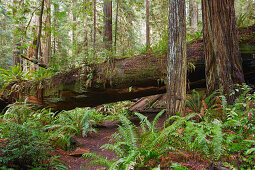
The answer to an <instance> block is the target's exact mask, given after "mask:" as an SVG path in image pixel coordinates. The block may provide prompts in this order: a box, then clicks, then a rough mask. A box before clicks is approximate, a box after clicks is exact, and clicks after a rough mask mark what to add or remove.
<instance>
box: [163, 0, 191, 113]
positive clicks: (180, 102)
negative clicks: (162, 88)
mask: <svg viewBox="0 0 255 170" xmlns="http://www.w3.org/2000/svg"><path fill="white" fill-rule="evenodd" d="M185 18H186V17H185V0H169V27H168V53H167V97H168V104H167V107H168V114H169V115H174V114H176V112H179V113H181V114H183V113H184V109H185V101H186V74H187V66H186V65H187V62H186V60H187V57H186V19H185Z"/></svg>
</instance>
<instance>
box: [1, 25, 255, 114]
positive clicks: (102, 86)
mask: <svg viewBox="0 0 255 170" xmlns="http://www.w3.org/2000/svg"><path fill="white" fill-rule="evenodd" d="M254 28H255V27H254V26H253V27H249V28H246V29H245V30H244V31H243V32H244V33H245V34H244V35H242V36H241V37H240V42H241V43H240V50H241V51H240V52H241V54H242V59H243V67H244V73H245V79H246V82H248V83H250V84H255V76H254V75H255V71H254V70H255V55H254V53H255V36H254V32H255V29H254ZM187 58H188V61H189V62H192V63H194V64H195V66H196V69H195V71H189V73H188V86H189V87H190V88H196V87H205V71H204V53H203V42H202V40H198V41H196V42H194V43H192V44H190V45H188V48H187ZM165 77H166V56H164V55H157V53H156V54H155V53H154V54H151V53H145V54H141V55H139V56H134V57H130V58H124V59H119V60H115V64H114V66H109V64H108V63H101V64H96V65H91V66H86V65H84V66H81V67H80V68H76V69H73V70H71V71H69V72H65V73H61V74H58V75H55V76H53V77H51V78H48V79H44V80H42V81H40V82H38V83H34V82H22V83H21V84H22V85H21V84H20V87H21V88H18V89H21V90H19V91H17V92H15V91H13V92H12V93H11V94H7V93H8V90H7V93H5V94H3V95H2V97H1V98H2V100H0V106H1V107H3V106H5V105H6V103H11V102H13V101H14V100H17V99H21V100H25V99H27V101H29V102H31V103H36V104H38V105H40V106H42V107H49V108H52V109H53V110H70V109H73V108H75V107H85V106H96V105H99V104H103V103H110V102H115V101H121V100H128V99H134V98H138V97H143V96H149V95H153V94H160V93H164V92H165V83H164V78H165Z"/></svg>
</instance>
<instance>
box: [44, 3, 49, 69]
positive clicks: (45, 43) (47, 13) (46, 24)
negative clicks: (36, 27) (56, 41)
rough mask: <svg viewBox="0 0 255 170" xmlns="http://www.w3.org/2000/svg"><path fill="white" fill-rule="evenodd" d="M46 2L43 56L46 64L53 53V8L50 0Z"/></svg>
mask: <svg viewBox="0 0 255 170" xmlns="http://www.w3.org/2000/svg"><path fill="white" fill-rule="evenodd" d="M45 4H46V18H45V31H44V32H45V42H44V45H43V44H42V46H43V48H42V51H43V53H42V54H43V56H42V57H43V58H42V62H43V63H44V64H46V65H47V64H48V63H49V59H50V54H51V9H50V0H45Z"/></svg>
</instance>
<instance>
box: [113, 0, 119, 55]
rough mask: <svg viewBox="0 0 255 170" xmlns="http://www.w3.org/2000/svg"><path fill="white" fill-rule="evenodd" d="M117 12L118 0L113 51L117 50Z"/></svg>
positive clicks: (117, 11) (117, 10)
mask: <svg viewBox="0 0 255 170" xmlns="http://www.w3.org/2000/svg"><path fill="white" fill-rule="evenodd" d="M118 14H119V0H117V9H116V21H115V36H114V38H115V39H114V51H115V53H116V52H117V31H118Z"/></svg>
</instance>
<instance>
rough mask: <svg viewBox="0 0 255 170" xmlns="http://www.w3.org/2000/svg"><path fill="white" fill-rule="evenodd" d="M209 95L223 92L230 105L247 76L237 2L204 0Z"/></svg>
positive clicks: (206, 71)
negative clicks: (238, 37)
mask: <svg viewBox="0 0 255 170" xmlns="http://www.w3.org/2000/svg"><path fill="white" fill-rule="evenodd" d="M202 11H203V27H204V28H203V29H204V49H205V74H206V86H207V93H208V94H210V93H212V92H213V91H215V90H217V89H221V90H223V93H224V94H226V97H227V100H228V103H229V104H231V103H233V101H234V96H230V93H231V92H232V90H233V88H234V84H236V83H243V82H244V76H243V70H242V64H241V59H240V54H239V46H238V39H237V30H236V20H235V9H234V0H224V1H222V0H210V1H208V0H202Z"/></svg>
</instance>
